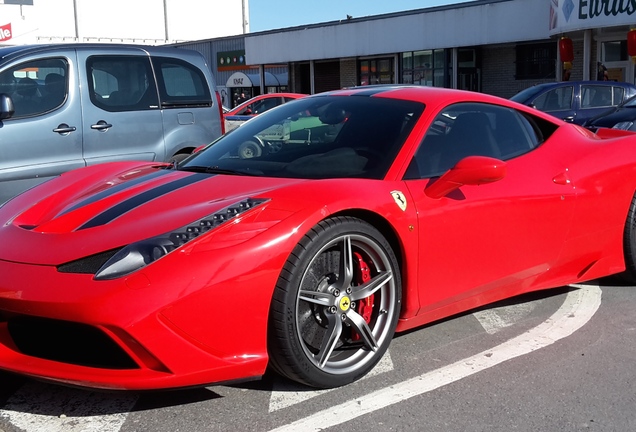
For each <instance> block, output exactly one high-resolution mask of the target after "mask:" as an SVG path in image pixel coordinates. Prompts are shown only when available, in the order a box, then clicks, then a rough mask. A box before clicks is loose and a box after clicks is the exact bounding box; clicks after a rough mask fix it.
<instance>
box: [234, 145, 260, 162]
mask: <svg viewBox="0 0 636 432" xmlns="http://www.w3.org/2000/svg"><path fill="white" fill-rule="evenodd" d="M238 154H239V157H240V158H241V159H251V158H256V157H260V156H261V155H262V154H263V146H262V145H261V144H260V143H259V142H258V141H256V140H248V141H245V142H244V143H242V144H241V145H240V146H239V148H238Z"/></svg>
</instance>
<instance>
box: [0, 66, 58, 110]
mask: <svg viewBox="0 0 636 432" xmlns="http://www.w3.org/2000/svg"><path fill="white" fill-rule="evenodd" d="M0 93H5V94H7V95H9V96H10V97H11V99H12V100H13V106H14V108H15V114H14V115H13V117H12V118H22V117H31V116H37V115H41V114H44V113H47V112H50V111H52V110H54V109H56V108H58V107H59V106H61V105H62V104H63V103H64V101H65V100H66V97H67V95H68V62H67V61H66V60H65V59H61V58H49V59H39V60H33V61H30V62H25V63H21V64H19V65H17V66H14V67H12V68H11V69H7V70H5V71H3V72H2V73H0Z"/></svg>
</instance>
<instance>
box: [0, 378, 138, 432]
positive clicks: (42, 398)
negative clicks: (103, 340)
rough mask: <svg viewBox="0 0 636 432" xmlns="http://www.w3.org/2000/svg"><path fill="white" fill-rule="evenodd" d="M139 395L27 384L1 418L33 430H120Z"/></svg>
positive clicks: (8, 403) (99, 431) (7, 406)
mask: <svg viewBox="0 0 636 432" xmlns="http://www.w3.org/2000/svg"><path fill="white" fill-rule="evenodd" d="M136 401H137V396H136V395H133V394H132V393H130V394H128V395H122V394H120V393H118V394H111V393H94V392H93V393H89V392H86V391H82V390H75V389H69V388H66V387H61V386H60V387H57V386H52V385H46V384H42V383H40V382H31V383H27V384H25V385H24V386H22V387H21V388H20V390H18V391H17V392H16V393H14V394H13V396H11V398H10V399H9V401H8V402H7V404H6V405H5V407H4V409H1V410H0V417H3V418H6V419H8V420H9V421H10V423H11V424H12V425H13V426H15V427H17V428H19V429H22V430H25V431H29V432H118V431H119V430H120V429H121V427H122V425H123V424H124V422H125V421H126V417H128V412H129V411H130V410H131V409H132V408H133V406H135V403H136Z"/></svg>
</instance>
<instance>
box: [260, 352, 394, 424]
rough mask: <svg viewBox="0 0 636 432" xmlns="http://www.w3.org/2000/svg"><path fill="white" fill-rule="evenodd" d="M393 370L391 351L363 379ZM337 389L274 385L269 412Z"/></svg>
mask: <svg viewBox="0 0 636 432" xmlns="http://www.w3.org/2000/svg"><path fill="white" fill-rule="evenodd" d="M392 370H393V362H392V361H391V354H390V353H389V351H387V352H386V354H384V356H383V357H382V358H381V359H380V361H379V362H378V364H377V365H375V367H374V368H373V369H372V370H371V372H369V373H368V374H367V375H365V376H364V377H363V378H362V379H363V380H364V379H366V378H369V377H372V376H374V375H378V374H381V373H384V372H389V371H392ZM334 390H336V389H326V390H309V391H308V390H307V387H305V386H302V385H300V384H298V385H294V384H274V389H273V390H272V394H271V396H270V397H269V412H270V413H271V412H274V411H278V410H279V409H283V408H287V407H289V406H292V405H296V404H298V403H301V402H304V401H306V400H309V399H311V398H314V397H316V396H320V395H322V394H325V393H328V392H330V391H334Z"/></svg>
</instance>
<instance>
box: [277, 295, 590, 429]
mask: <svg viewBox="0 0 636 432" xmlns="http://www.w3.org/2000/svg"><path fill="white" fill-rule="evenodd" d="M574 286H575V287H577V288H579V289H578V290H573V291H570V292H569V293H568V295H567V296H566V298H565V301H564V302H563V305H561V307H560V308H559V310H557V311H556V312H555V313H554V314H553V315H552V316H551V317H550V318H548V319H547V320H546V321H544V322H543V323H541V324H540V325H539V326H537V327H535V328H533V329H531V330H529V331H527V332H525V333H523V334H521V335H519V336H517V337H515V338H513V339H510V340H509V341H507V342H505V343H503V344H501V345H499V346H497V347H494V348H492V349H489V350H486V351H483V352H481V353H479V354H477V355H474V356H472V357H469V358H467V359H463V360H460V361H458V362H456V363H454V364H451V365H448V366H445V367H443V368H440V369H436V370H434V371H431V372H428V373H425V374H423V375H420V376H417V377H415V378H411V379H409V380H407V381H403V382H401V383H398V384H395V385H392V386H391V387H388V388H385V389H382V390H378V391H376V392H373V393H370V394H368V395H365V396H361V397H359V398H356V399H354V400H352V401H350V402H347V403H343V404H340V405H338V406H336V407H332V408H329V409H327V410H323V411H319V412H317V413H315V414H313V415H310V416H308V417H305V418H303V419H301V420H298V421H296V422H293V423H290V424H288V425H285V426H282V427H279V428H277V429H274V430H273V431H271V432H286V431H290V432H291V431H293V432H300V431H320V430H324V429H327V428H329V427H332V426H337V425H340V424H342V423H345V422H347V421H350V420H353V419H354V418H356V417H359V416H362V415H364V414H367V413H370V412H372V411H376V410H379V409H382V408H385V407H387V406H390V405H393V404H396V403H398V402H401V401H404V400H406V399H410V398H412V397H414V396H418V395H421V394H424V393H427V392H429V391H432V390H435V389H437V388H439V387H442V386H445V385H447V384H450V383H452V382H455V381H458V380H460V379H462V378H465V377H467V376H470V375H473V374H475V373H477V372H480V371H482V370H485V369H488V368H491V367H493V366H496V365H498V364H499V363H502V362H505V361H507V360H510V359H513V358H515V357H519V356H522V355H525V354H528V353H531V352H533V351H536V350H538V349H541V348H544V347H546V346H548V345H551V344H553V343H554V342H556V341H558V340H560V339H562V338H565V337H567V336H569V335H571V334H572V333H574V332H575V331H576V330H578V329H579V328H581V327H582V326H583V325H585V323H587V322H588V321H589V320H590V319H591V318H592V316H594V314H595V313H596V311H597V310H598V308H599V306H600V305H601V289H600V287H598V286H593V285H574Z"/></svg>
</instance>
